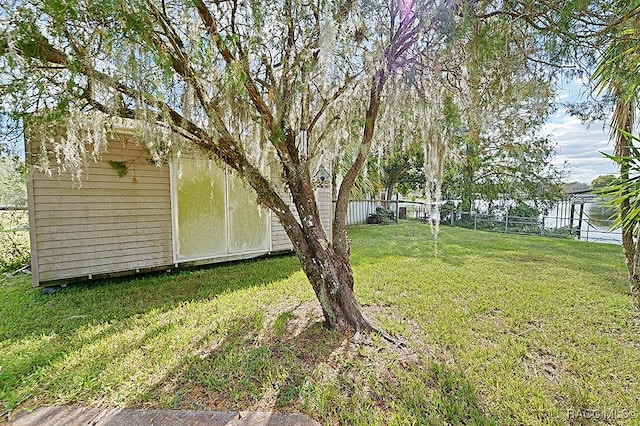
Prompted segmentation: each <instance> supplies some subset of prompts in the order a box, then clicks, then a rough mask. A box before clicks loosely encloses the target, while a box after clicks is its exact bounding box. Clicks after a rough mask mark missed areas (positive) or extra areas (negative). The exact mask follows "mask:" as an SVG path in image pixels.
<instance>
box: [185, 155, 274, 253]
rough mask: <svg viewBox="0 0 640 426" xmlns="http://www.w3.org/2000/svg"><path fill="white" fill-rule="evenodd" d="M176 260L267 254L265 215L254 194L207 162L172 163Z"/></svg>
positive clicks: (223, 170) (199, 160)
mask: <svg viewBox="0 0 640 426" xmlns="http://www.w3.org/2000/svg"><path fill="white" fill-rule="evenodd" d="M173 169H174V173H173V174H172V175H173V185H172V186H173V188H174V198H173V199H174V204H175V206H174V212H175V217H174V223H175V233H176V235H175V239H176V245H175V249H176V260H177V261H189V260H200V259H207V258H213V257H220V256H225V255H228V254H241V253H252V252H266V251H268V250H269V232H270V227H269V224H270V221H269V214H268V212H267V211H266V210H265V209H263V208H260V207H259V206H258V205H257V203H256V194H255V192H254V191H253V190H252V189H251V188H248V187H246V186H245V185H243V184H242V182H241V181H240V180H239V179H238V178H237V177H235V176H233V174H232V173H226V172H225V169H223V168H221V167H219V166H217V165H216V164H214V163H213V162H211V161H209V160H203V159H195V158H185V157H183V158H180V159H178V160H176V161H175V162H174V167H173Z"/></svg>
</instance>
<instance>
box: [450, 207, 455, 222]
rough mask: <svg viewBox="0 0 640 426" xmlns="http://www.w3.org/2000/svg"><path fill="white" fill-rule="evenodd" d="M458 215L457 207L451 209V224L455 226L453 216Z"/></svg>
mask: <svg viewBox="0 0 640 426" xmlns="http://www.w3.org/2000/svg"><path fill="white" fill-rule="evenodd" d="M455 215H456V209H455V208H453V209H451V226H453V217H454V216H455Z"/></svg>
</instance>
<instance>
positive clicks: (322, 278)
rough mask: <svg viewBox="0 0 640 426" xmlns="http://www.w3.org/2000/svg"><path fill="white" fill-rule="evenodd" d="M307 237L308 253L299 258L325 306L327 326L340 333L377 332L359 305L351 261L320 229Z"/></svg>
mask: <svg viewBox="0 0 640 426" xmlns="http://www.w3.org/2000/svg"><path fill="white" fill-rule="evenodd" d="M306 237H307V238H306V239H307V245H306V246H307V247H308V250H305V251H304V252H302V253H298V257H299V259H300V264H301V266H302V269H303V270H304V272H305V274H306V275H307V278H308V279H309V282H310V283H311V286H312V287H313V290H314V292H315V294H316V297H317V298H318V300H319V301H320V305H321V306H322V312H323V314H324V318H325V325H326V326H327V327H328V328H331V329H337V330H338V331H340V332H359V331H373V330H375V328H374V327H373V326H372V325H371V323H370V322H369V320H368V319H367V318H366V317H365V316H364V315H363V314H362V312H361V310H360V307H359V306H358V303H357V302H356V298H355V294H354V287H353V271H352V270H351V265H350V264H349V260H348V259H345V258H344V257H342V256H340V255H338V254H337V253H336V252H335V250H334V249H333V247H332V245H331V244H330V243H329V241H328V240H327V237H326V235H324V231H322V230H319V229H316V230H315V232H312V233H311V234H307V235H306Z"/></svg>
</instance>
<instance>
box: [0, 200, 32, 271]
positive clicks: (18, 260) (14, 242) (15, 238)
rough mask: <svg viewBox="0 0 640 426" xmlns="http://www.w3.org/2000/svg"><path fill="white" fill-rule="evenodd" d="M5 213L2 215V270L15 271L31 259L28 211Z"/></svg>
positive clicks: (0, 267)
mask: <svg viewBox="0 0 640 426" xmlns="http://www.w3.org/2000/svg"><path fill="white" fill-rule="evenodd" d="M5 213H6V214H3V215H2V217H0V246H1V247H2V253H1V254H0V272H7V271H15V270H16V269H19V268H20V267H22V266H24V265H26V264H28V263H29V262H30V260H31V253H30V251H29V237H28V235H27V225H26V223H25V222H26V212H23V211H18V210H16V211H9V212H5Z"/></svg>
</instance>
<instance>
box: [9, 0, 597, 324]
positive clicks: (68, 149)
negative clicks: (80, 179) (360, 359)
mask: <svg viewBox="0 0 640 426" xmlns="http://www.w3.org/2000/svg"><path fill="white" fill-rule="evenodd" d="M602 16H605V18H606V17H607V15H606V14H605V15H603V14H602V7H601V5H600V3H599V2H571V1H568V2H548V3H547V2H534V1H514V2H489V1H486V2H485V1H469V2H467V1H462V0H435V1H428V2H427V1H417V0H335V1H329V0H308V1H299V0H275V1H262V0H1V1H0V55H1V59H0V60H1V61H2V68H1V74H0V85H1V90H0V92H1V93H2V95H3V99H2V102H3V108H6V109H10V110H11V112H12V113H13V114H14V116H20V115H28V114H32V113H38V115H37V118H34V117H31V120H32V128H34V129H46V124H47V122H51V123H53V122H56V121H57V122H62V123H64V125H65V126H67V128H68V129H71V131H67V132H66V136H65V137H63V138H62V140H57V141H56V142H55V143H56V144H58V145H63V146H62V147H59V149H58V150H57V152H58V153H61V154H60V155H61V156H62V157H64V158H62V160H63V161H62V164H65V163H68V164H69V165H71V166H72V167H75V168H78V167H79V164H81V160H83V158H82V157H83V156H88V157H89V156H90V155H89V154H87V153H88V152H89V153H93V154H95V155H99V154H100V152H101V151H102V150H104V149H106V147H105V146H104V143H105V138H104V133H105V128H104V126H105V125H106V124H105V123H108V119H107V118H111V117H125V118H131V119H135V120H137V122H138V123H141V124H140V126H141V132H142V134H143V135H144V136H145V141H146V143H147V146H148V148H149V150H150V151H151V152H152V154H154V156H155V158H156V159H159V160H161V159H163V158H165V159H166V157H167V156H170V155H172V153H175V152H177V151H180V150H182V149H187V148H189V147H198V148H199V149H200V150H202V151H203V152H205V153H206V154H207V155H210V156H211V157H212V158H215V159H218V160H219V161H221V162H223V163H224V164H226V165H227V166H228V167H230V168H231V169H233V170H234V172H235V173H237V174H238V175H239V176H240V177H241V179H243V181H244V182H246V183H247V184H248V185H250V186H251V187H252V188H253V189H254V190H255V191H256V193H257V195H258V201H259V203H261V204H262V205H264V206H266V207H268V208H269V209H271V210H272V211H273V213H274V214H275V215H276V216H277V218H278V219H279V220H280V222H281V223H282V224H283V226H284V228H285V230H286V232H287V234H288V236H289V238H290V239H291V241H292V243H293V246H294V249H295V252H296V254H297V255H298V257H299V259H300V263H301V265H302V269H303V270H304V272H305V273H306V275H307V277H308V279H309V281H310V283H311V285H312V286H313V289H314V291H315V293H316V295H317V297H318V300H319V301H320V303H321V305H322V309H323V312H324V316H325V319H326V322H327V324H328V325H330V326H332V327H336V328H338V329H341V330H347V329H351V330H372V329H373V326H372V325H371V323H370V322H369V321H368V320H367V319H366V318H365V317H364V316H363V315H362V313H361V311H360V309H359V308H358V305H357V302H356V299H355V296H354V281H353V273H352V270H351V266H350V262H349V256H350V247H349V241H348V239H347V230H346V211H347V206H348V202H349V195H350V193H351V189H352V188H353V185H354V182H356V179H357V177H358V174H359V173H360V171H361V169H362V167H363V165H364V164H365V162H366V160H367V157H368V155H369V153H370V151H371V148H372V145H375V144H377V143H382V142H383V141H384V135H385V134H389V135H395V134H398V133H399V132H400V129H401V128H403V129H407V128H409V129H415V130H416V131H418V132H419V133H420V134H421V135H422V136H423V137H422V138H421V139H420V140H422V141H423V142H424V143H425V144H427V147H426V148H425V152H426V153H427V155H426V156H425V157H426V159H425V161H426V163H427V164H428V165H430V167H431V168H433V167H436V168H437V166H434V164H435V162H434V161H432V160H433V158H436V159H441V158H442V152H443V150H442V146H444V145H446V138H447V134H448V133H447V129H446V128H444V126H443V123H444V121H443V119H442V117H443V115H442V99H444V98H446V95H445V94H444V93H443V91H444V90H445V87H450V88H452V90H456V88H457V89H460V88H459V87H458V85H457V84H456V80H457V79H458V78H459V76H460V64H458V63H456V61H455V60H453V59H455V49H453V50H452V49H449V50H447V46H449V47H451V46H453V45H452V44H450V41H452V40H456V39H457V40H465V37H467V36H468V34H469V32H468V30H469V28H470V25H469V23H470V22H472V21H474V20H491V19H494V18H501V19H502V18H503V19H506V20H508V21H509V22H511V23H512V24H513V26H512V27H511V33H510V35H512V36H513V37H514V38H517V39H518V41H517V43H518V46H519V47H520V48H521V49H522V53H523V55H524V56H526V57H527V58H528V59H533V60H540V58H537V55H538V53H539V52H540V51H542V50H544V49H543V48H545V47H546V46H545V45H543V44H541V43H539V42H538V41H539V40H540V39H539V38H538V37H539V36H540V35H545V34H551V35H552V37H551V39H555V36H553V35H554V34H556V33H563V34H564V33H571V34H575V35H577V36H579V37H584V36H585V33H586V32H588V31H589V28H590V27H591V26H593V25H598V23H599V22H601V17H602ZM596 21H597V22H596ZM594 22H595V24H594ZM573 30H575V31H573ZM571 31H573V32H571ZM555 50H558V49H555ZM452 53H453V54H452ZM87 115H92V116H91V117H92V118H91V121H90V122H91V123H92V125H91V126H87V125H85V124H82V123H86V120H84V121H83V120H81V119H79V118H78V117H86V116H87ZM380 126H382V127H384V129H382V130H383V131H382V132H380V131H376V127H380ZM40 137H44V138H46V137H47V133H46V132H44V133H43V134H42V135H40ZM85 143H89V144H92V145H93V148H92V149H90V150H88V151H87V150H86V149H85V148H83V147H84V145H85ZM429 153H435V154H429ZM335 156H340V157H341V158H349V159H350V160H351V161H350V162H349V164H348V165H347V166H346V167H345V168H344V170H343V171H341V173H340V174H341V176H340V178H339V179H337V182H338V184H339V188H338V190H337V198H336V203H335V213H334V220H333V224H332V230H331V235H330V234H329V233H328V232H327V230H325V229H324V228H323V226H322V224H321V222H320V214H319V211H318V208H317V205H316V202H315V199H314V186H313V181H312V177H313V175H314V174H315V172H316V170H317V168H318V167H319V165H320V164H322V163H324V162H325V160H329V159H330V158H331V157H335ZM274 160H275V162H273V161H274ZM267 166H271V167H272V168H273V167H276V168H277V169H278V171H279V173H277V174H278V175H279V176H278V178H277V179H274V178H273V176H272V175H273V173H269V172H268V169H269V167H267ZM427 175H428V176H431V177H433V176H434V173H430V172H429V170H427ZM282 183H284V188H283V187H282ZM428 186H429V187H431V186H432V184H431V183H429V185H428ZM435 187H436V188H437V187H438V185H437V184H436V185H435ZM436 192H437V191H436ZM289 201H291V202H292V206H291V205H290V203H289Z"/></svg>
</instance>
